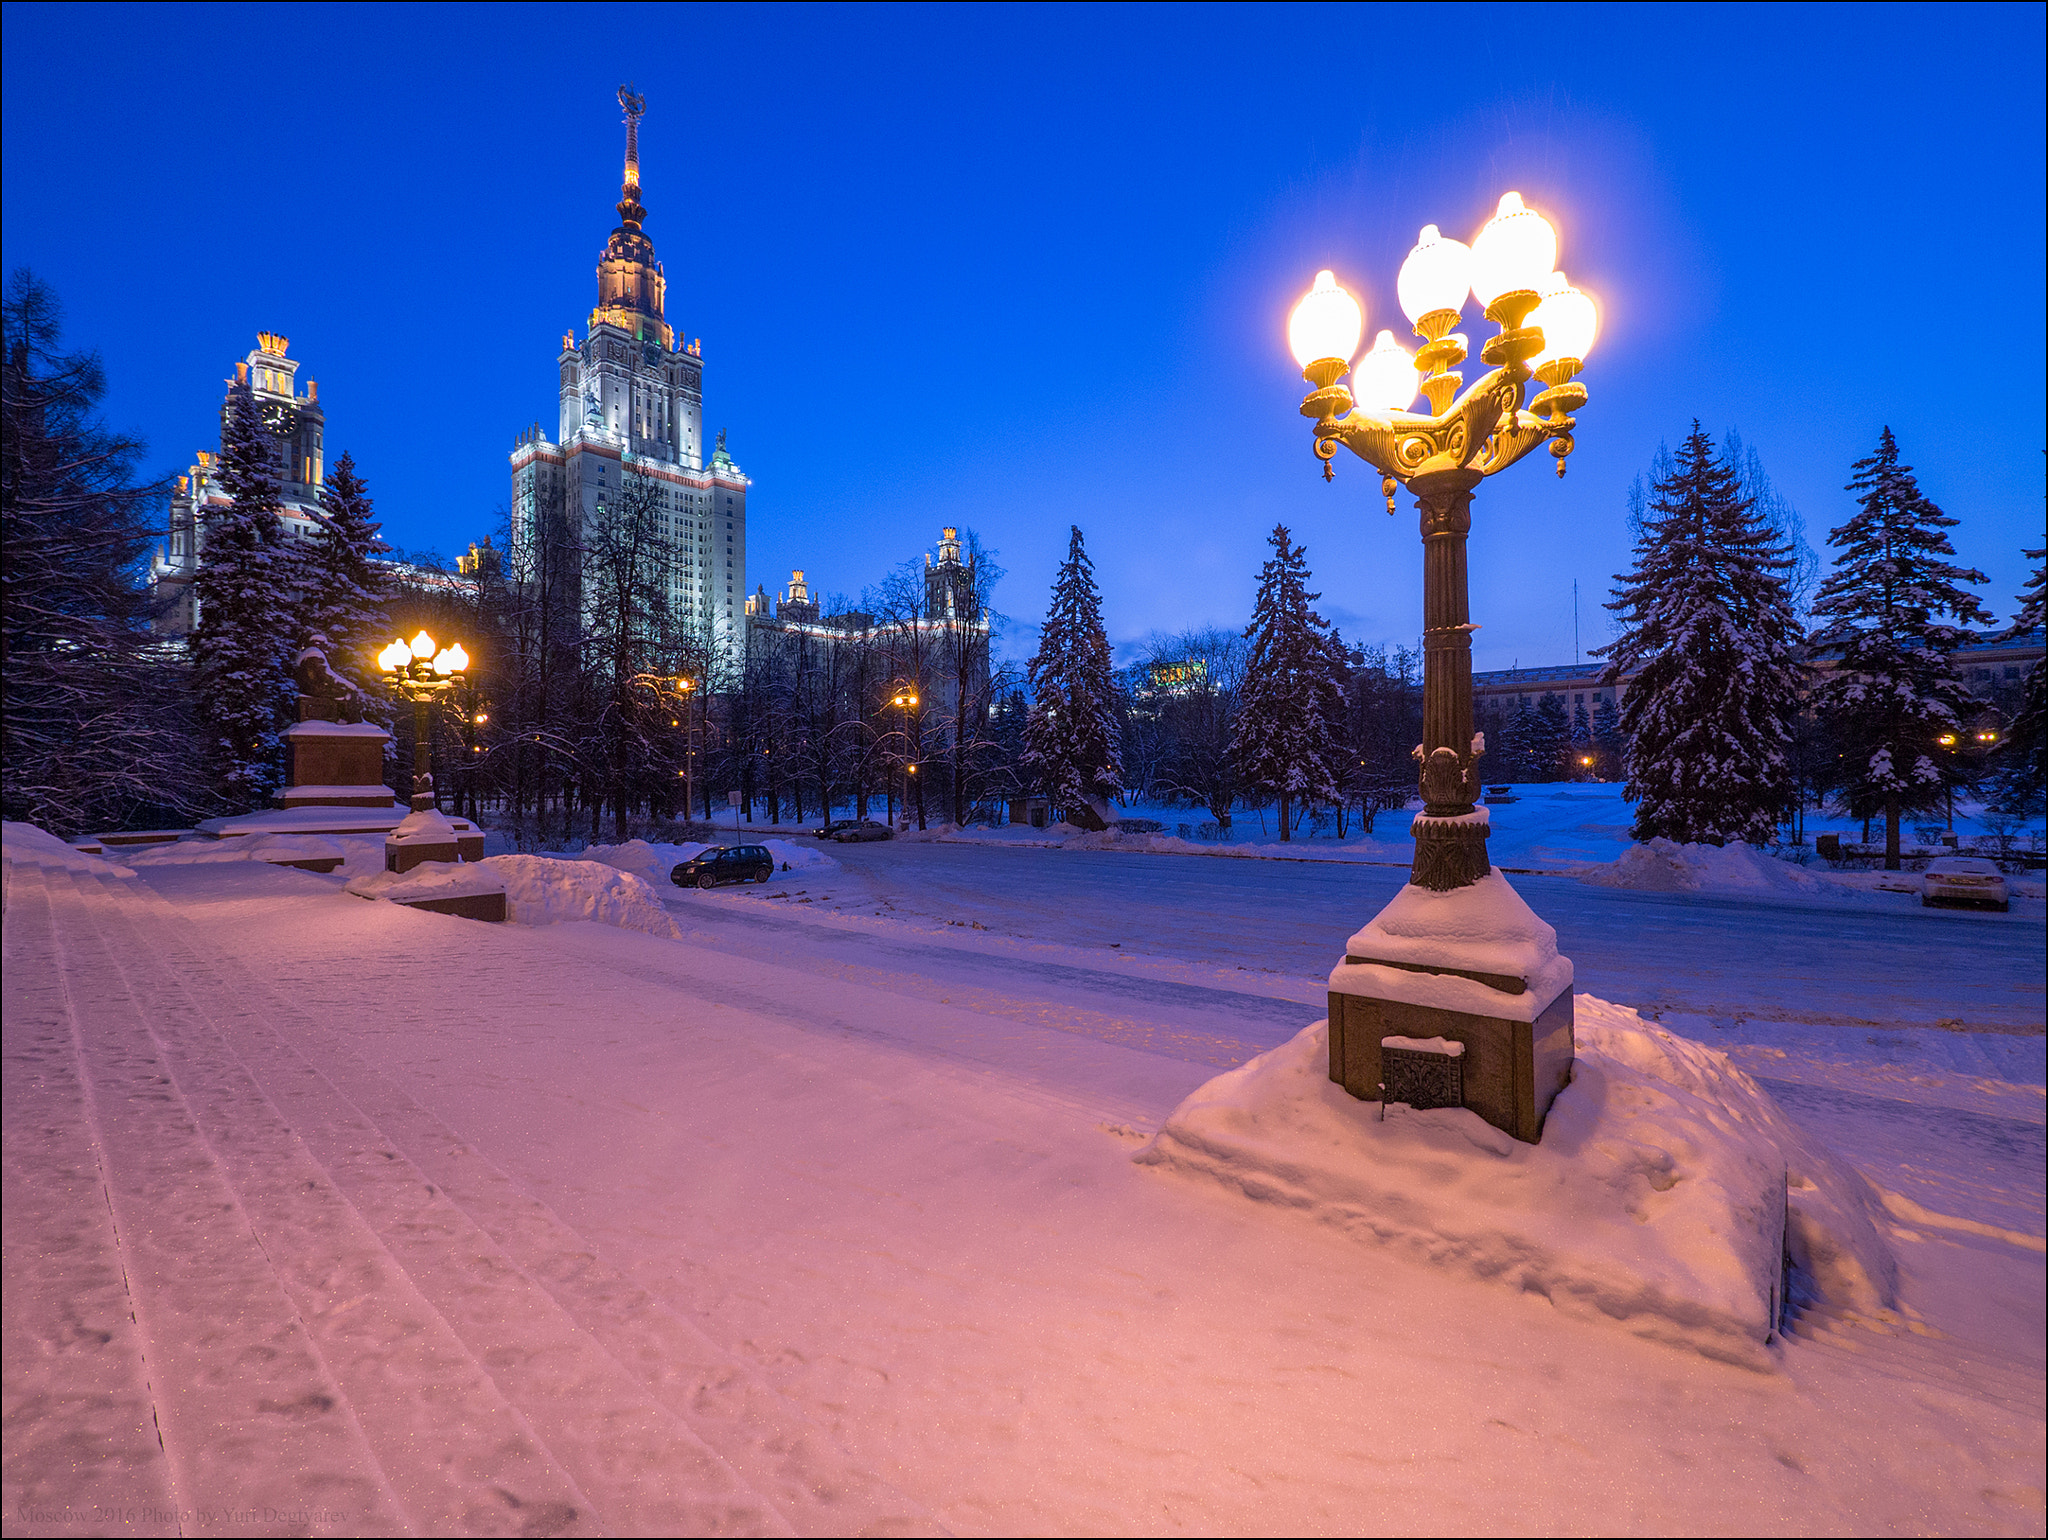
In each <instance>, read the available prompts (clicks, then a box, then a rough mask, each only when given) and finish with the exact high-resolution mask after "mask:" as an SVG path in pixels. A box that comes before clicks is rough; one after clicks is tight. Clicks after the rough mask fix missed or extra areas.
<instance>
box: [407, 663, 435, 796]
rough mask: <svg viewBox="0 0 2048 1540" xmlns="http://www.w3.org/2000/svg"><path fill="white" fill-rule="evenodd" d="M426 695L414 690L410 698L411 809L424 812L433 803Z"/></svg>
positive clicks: (429, 729) (432, 777) (432, 772)
mask: <svg viewBox="0 0 2048 1540" xmlns="http://www.w3.org/2000/svg"><path fill="white" fill-rule="evenodd" d="M431 731H432V729H431V727H430V726H429V725H428V713H427V696H426V692H425V691H416V692H414V694H413V698H412V810H413V811H414V812H415V813H424V812H426V811H427V810H428V809H430V808H432V807H433V805H434V771H433V763H432V760H431V759H430V758H429V756H428V749H427V738H428V734H429V733H430V732H431Z"/></svg>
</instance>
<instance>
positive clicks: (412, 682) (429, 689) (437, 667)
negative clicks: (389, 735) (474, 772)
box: [377, 631, 469, 813]
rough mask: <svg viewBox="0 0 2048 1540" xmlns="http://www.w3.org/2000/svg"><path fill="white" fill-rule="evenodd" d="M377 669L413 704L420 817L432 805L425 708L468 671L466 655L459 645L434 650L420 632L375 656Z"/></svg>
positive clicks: (415, 780)
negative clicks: (408, 640) (409, 639)
mask: <svg viewBox="0 0 2048 1540" xmlns="http://www.w3.org/2000/svg"><path fill="white" fill-rule="evenodd" d="M377 666H378V667H379V668H381V669H382V670H383V671H384V675H385V677H386V678H387V679H389V680H390V681H391V683H392V687H393V688H394V689H396V690H397V691H398V693H399V694H401V695H403V696H405V697H406V698H407V699H409V700H410V701H411V702H412V810H413V811H414V812H415V813H423V812H426V811H427V810H428V809H430V808H432V807H433V805H434V773H433V769H432V762H431V759H430V757H429V741H430V739H431V736H432V732H433V725H432V720H431V718H430V715H429V712H428V706H429V704H430V703H431V702H432V700H433V698H434V697H435V696H436V695H439V694H441V693H442V692H444V691H445V690H447V689H448V688H449V686H451V685H452V684H454V683H455V682H456V681H457V680H458V679H460V678H461V677H462V675H463V674H464V673H466V672H467V671H468V669H469V654H468V652H466V651H465V650H464V649H463V646H462V643H460V642H453V643H450V644H449V645H448V646H446V647H442V648H439V649H437V648H436V647H435V646H434V639H433V638H432V637H431V636H429V635H427V633H426V632H424V631H422V632H421V633H420V634H419V635H418V636H416V637H414V638H413V639H412V640H411V641H410V642H399V641H394V642H393V643H392V644H391V645H390V646H389V647H386V648H385V649H384V650H383V651H382V652H380V653H378V654H377Z"/></svg>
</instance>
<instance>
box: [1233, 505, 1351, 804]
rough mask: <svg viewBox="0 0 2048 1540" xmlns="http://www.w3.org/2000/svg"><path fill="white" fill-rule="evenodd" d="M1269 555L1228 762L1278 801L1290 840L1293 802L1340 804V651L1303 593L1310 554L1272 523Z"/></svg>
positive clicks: (1327, 625) (1255, 609)
mask: <svg viewBox="0 0 2048 1540" xmlns="http://www.w3.org/2000/svg"><path fill="white" fill-rule="evenodd" d="M1267 543H1268V544H1270V545H1271V546H1272V547H1273V554H1272V555H1271V556H1270V557H1268V558H1267V560H1266V564H1265V566H1264V567H1263V568H1261V569H1260V572H1259V596H1258V599H1257V601H1256V603H1255V604H1254V605H1253V607H1252V623H1251V624H1250V625H1249V626H1247V627H1246V628H1245V633H1244V634H1245V640H1246V641H1248V642H1250V643H1251V653H1250V656H1249V657H1248V658H1247V659H1246V660H1245V670H1244V686H1243V694H1242V698H1241V701H1240V703H1239V706H1238V712H1237V721H1236V723H1235V724H1234V726H1233V730H1232V734H1231V743H1230V752H1231V758H1232V759H1233V760H1235V761H1236V763H1237V767H1238V774H1239V775H1241V776H1242V777H1243V778H1244V781H1245V783H1246V784H1247V785H1249V786H1251V787H1253V788H1255V789H1257V790H1259V791H1262V792H1264V793H1266V794H1267V795H1268V796H1272V797H1277V798H1278V799H1279V801H1280V837H1281V838H1282V839H1283V840H1284V839H1291V838H1292V837H1293V817H1292V814H1293V810H1294V807H1295V805H1296V804H1297V803H1299V804H1303V805H1314V804H1316V803H1319V802H1320V803H1329V802H1335V801H1336V800H1337V781H1336V777H1335V775H1334V773H1333V772H1334V769H1335V766H1336V761H1337V757H1338V755H1337V746H1336V743H1335V740H1334V739H1333V737H1332V729H1333V728H1334V727H1335V726H1336V724H1337V723H1338V722H1339V720H1340V719H1341V717H1342V715H1343V710H1344V686H1343V677H1344V668H1345V661H1344V652H1343V645H1342V643H1341V642H1340V641H1339V640H1338V638H1337V635H1336V633H1335V632H1333V631H1332V630H1331V629H1330V623H1329V622H1328V621H1327V620H1325V619H1323V617H1322V616H1320V615H1318V614H1317V613H1316V612H1315V610H1314V608H1313V607H1312V606H1313V605H1314V604H1315V601H1316V600H1318V599H1320V598H1321V597H1322V595H1321V594H1312V593H1310V592H1309V591H1308V576H1309V573H1308V561H1307V553H1306V552H1305V551H1304V550H1303V549H1302V547H1300V546H1298V545H1295V544H1294V543H1293V542H1292V541H1291V540H1290V539H1289V538H1288V533H1287V526H1286V525H1284V524H1276V525H1274V526H1273V533H1272V534H1271V535H1270V536H1268V537H1267Z"/></svg>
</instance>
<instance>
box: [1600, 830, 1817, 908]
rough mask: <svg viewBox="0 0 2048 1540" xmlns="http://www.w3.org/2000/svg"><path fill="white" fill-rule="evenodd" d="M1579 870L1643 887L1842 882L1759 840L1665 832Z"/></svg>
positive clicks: (1799, 889) (1758, 890)
mask: <svg viewBox="0 0 2048 1540" xmlns="http://www.w3.org/2000/svg"><path fill="white" fill-rule="evenodd" d="M1578 876H1579V881H1581V882H1586V883H1591V884H1592V885H1593V886H1594V887H1600V888H1631V889H1633V890H1634V891H1636V892H1638V893H1748V894H1764V893H1802V894H1815V895H1818V894H1828V895H1834V896H1839V894H1840V884H1837V883H1832V882H1828V881H1826V880H1825V879H1823V878H1821V877H1818V876H1816V875H1815V874H1814V873H1812V872H1809V871H1807V870H1805V869H1804V868H1803V867H1798V866H1794V865H1792V864H1791V863H1790V862H1789V861H1780V860H1778V859H1776V858H1775V857H1773V856H1767V855H1765V854H1764V853H1763V852H1762V851H1760V850H1758V849H1757V848H1756V847H1755V846H1753V845H1680V844H1676V843H1674V842H1673V841H1671V840H1668V839H1662V838H1659V839H1653V840H1650V841H1648V842H1647V843H1645V844H1641V845H1631V846H1629V848H1628V849H1626V850H1624V851H1623V852H1622V853H1621V856H1620V858H1619V859H1618V860H1613V861H1605V862H1602V863H1601V864H1600V865H1598V866H1590V867H1586V868H1583V869H1582V870H1581V871H1580V872H1579V874H1578Z"/></svg>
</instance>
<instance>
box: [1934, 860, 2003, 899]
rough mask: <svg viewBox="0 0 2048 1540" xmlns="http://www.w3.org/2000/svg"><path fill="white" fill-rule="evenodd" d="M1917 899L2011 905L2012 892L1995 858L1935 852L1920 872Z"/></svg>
mask: <svg viewBox="0 0 2048 1540" xmlns="http://www.w3.org/2000/svg"><path fill="white" fill-rule="evenodd" d="M1920 902H1921V903H1923V904H1984V905H1988V906H1989V907H1991V908H1994V909H2010V908H2011V907H2012V894H2011V891H2010V890H2009V889H2008V888H2007V887H2006V885H2005V876H2004V874H2003V873H2001V872H2000V871H1999V869H1998V865H1997V863H1996V862H1993V861H1986V860H1985V859H1983V858H1982V857H1981V856H1936V857H1935V858H1934V859H1933V860H1932V861H1929V862H1928V863H1927V870H1926V871H1924V872H1922V873H1921V874H1920Z"/></svg>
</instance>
